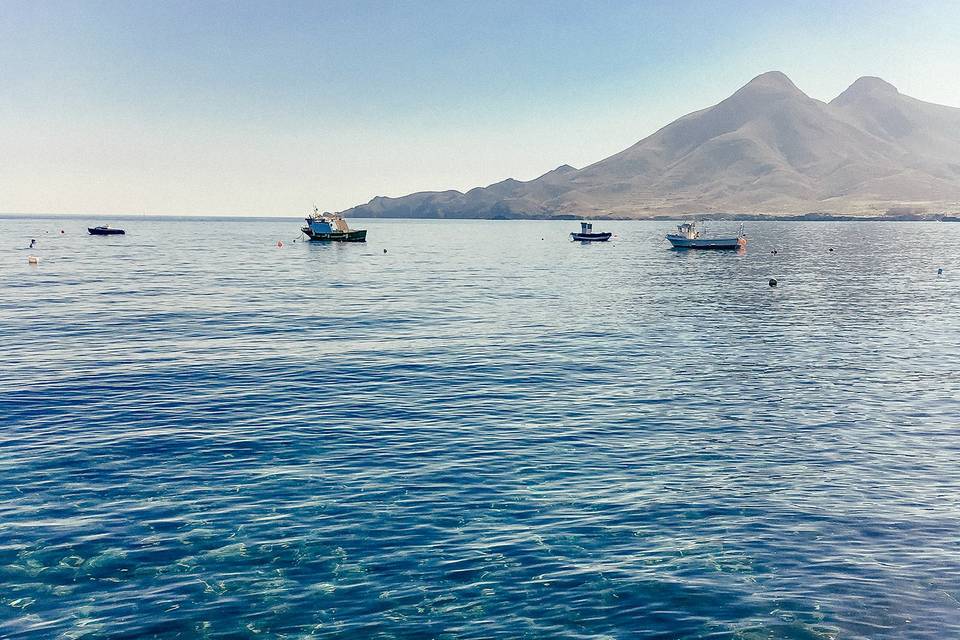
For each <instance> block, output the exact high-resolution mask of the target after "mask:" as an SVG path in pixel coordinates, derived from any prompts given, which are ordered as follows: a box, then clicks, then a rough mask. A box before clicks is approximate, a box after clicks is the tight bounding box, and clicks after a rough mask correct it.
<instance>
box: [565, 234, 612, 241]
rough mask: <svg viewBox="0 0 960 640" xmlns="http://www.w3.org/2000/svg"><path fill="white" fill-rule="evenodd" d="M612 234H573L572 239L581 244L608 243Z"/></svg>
mask: <svg viewBox="0 0 960 640" xmlns="http://www.w3.org/2000/svg"><path fill="white" fill-rule="evenodd" d="M612 235H613V234H612V233H571V234H570V239H571V240H577V241H579V242H606V241H607V240H609V239H610V236H612Z"/></svg>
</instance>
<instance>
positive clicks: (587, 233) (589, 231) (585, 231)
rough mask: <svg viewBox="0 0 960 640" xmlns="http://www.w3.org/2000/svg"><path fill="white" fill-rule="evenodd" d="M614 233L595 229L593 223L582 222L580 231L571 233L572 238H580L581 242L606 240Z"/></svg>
mask: <svg viewBox="0 0 960 640" xmlns="http://www.w3.org/2000/svg"><path fill="white" fill-rule="evenodd" d="M612 235H613V234H612V233H609V232H607V231H594V230H593V223H590V222H581V223H580V233H577V232H576V231H574V232H573V233H571V234H570V239H571V240H578V241H580V242H606V241H607V240H609V239H610V236H612Z"/></svg>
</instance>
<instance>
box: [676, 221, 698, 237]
mask: <svg viewBox="0 0 960 640" xmlns="http://www.w3.org/2000/svg"><path fill="white" fill-rule="evenodd" d="M677 235H679V236H682V237H684V238H686V239H687V240H696V239H697V238H699V237H700V232H699V231H697V223H696V222H684V223H683V224H678V225H677Z"/></svg>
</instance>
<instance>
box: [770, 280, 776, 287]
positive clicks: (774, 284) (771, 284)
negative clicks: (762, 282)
mask: <svg viewBox="0 0 960 640" xmlns="http://www.w3.org/2000/svg"><path fill="white" fill-rule="evenodd" d="M768 284H769V285H770V286H771V287H775V286H777V279H776V278H770V282H769V283H768Z"/></svg>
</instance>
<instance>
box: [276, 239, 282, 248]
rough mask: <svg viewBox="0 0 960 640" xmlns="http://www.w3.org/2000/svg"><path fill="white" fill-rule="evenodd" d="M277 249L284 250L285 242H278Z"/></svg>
mask: <svg viewBox="0 0 960 640" xmlns="http://www.w3.org/2000/svg"><path fill="white" fill-rule="evenodd" d="M277 249H283V240H277Z"/></svg>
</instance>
